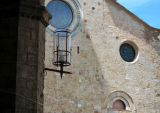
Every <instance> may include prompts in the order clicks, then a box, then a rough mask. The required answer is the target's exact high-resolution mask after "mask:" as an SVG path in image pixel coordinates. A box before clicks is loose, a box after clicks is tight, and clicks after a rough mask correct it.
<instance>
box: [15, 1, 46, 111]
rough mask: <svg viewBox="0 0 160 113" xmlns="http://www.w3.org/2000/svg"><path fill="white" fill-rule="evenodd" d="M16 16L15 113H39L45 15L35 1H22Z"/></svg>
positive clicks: (41, 105)
mask: <svg viewBox="0 0 160 113" xmlns="http://www.w3.org/2000/svg"><path fill="white" fill-rule="evenodd" d="M19 14H20V16H19V26H18V49H17V52H18V54H17V78H16V113H42V112H43V93H42V91H43V66H44V63H43V60H44V48H45V46H44V43H45V27H46V26H47V25H48V20H49V14H48V13H47V11H46V10H45V8H44V7H43V6H41V5H40V4H39V2H37V1H29V2H25V1H22V2H21V3H20V13H19Z"/></svg>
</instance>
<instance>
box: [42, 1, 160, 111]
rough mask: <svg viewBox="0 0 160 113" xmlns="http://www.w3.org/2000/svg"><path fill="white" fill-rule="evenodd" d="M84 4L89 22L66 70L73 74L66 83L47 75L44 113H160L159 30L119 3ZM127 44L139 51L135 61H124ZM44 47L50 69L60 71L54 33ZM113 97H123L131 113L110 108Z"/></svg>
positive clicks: (74, 42)
mask: <svg viewBox="0 0 160 113" xmlns="http://www.w3.org/2000/svg"><path fill="white" fill-rule="evenodd" d="M79 2H80V3H81V5H82V10H83V13H84V23H83V27H82V29H81V31H80V32H78V34H77V35H76V36H74V37H73V38H72V56H71V59H72V62H71V66H70V67H67V68H65V70H66V71H71V72H72V73H73V74H71V75H66V74H65V75H64V77H63V79H61V78H60V74H59V73H56V72H49V71H46V72H45V73H46V74H45V77H44V90H43V93H44V113H122V112H123V113H130V112H132V113H159V112H160V108H159V106H160V91H159V90H160V60H159V59H160V54H159V53H160V41H159V39H158V35H159V33H160V31H159V30H158V29H153V28H151V27H149V26H148V25H146V24H145V23H143V22H142V21H140V20H139V19H138V18H137V17H135V16H134V15H133V14H131V13H128V12H127V11H125V9H124V8H123V7H121V6H120V5H118V4H117V3H115V1H111V0H105V1H103V0H94V1H93V0H85V1H83V0H79ZM125 41H127V42H132V43H133V44H135V45H136V46H137V47H138V49H137V51H138V55H137V58H136V60H135V61H134V62H125V61H124V60H123V59H122V58H121V56H120V53H119V48H120V45H121V44H122V43H123V42H125ZM45 44H46V46H45V67H46V68H53V69H58V68H57V67H55V66H53V65H52V61H53V46H54V45H53V33H52V32H51V31H50V30H49V28H47V29H46V43H45ZM78 48H79V53H78V52H77V51H78ZM114 92H118V93H116V94H115V93H114ZM121 92H123V93H121ZM113 94H115V95H113ZM114 98H124V99H125V100H126V102H127V103H128V104H129V106H128V108H127V111H113V110H112V109H109V104H110V102H111V101H112V100H113V99H114Z"/></svg>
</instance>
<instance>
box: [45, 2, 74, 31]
mask: <svg viewBox="0 0 160 113" xmlns="http://www.w3.org/2000/svg"><path fill="white" fill-rule="evenodd" d="M47 10H48V12H49V13H50V14H51V15H52V19H51V20H50V21H49V23H50V24H51V25H52V26H54V27H55V28H59V29H62V28H66V27H68V26H69V25H70V24H71V23H72V20H73V12H72V9H71V8H70V6H69V5H68V4H67V3H65V2H63V1H61V0H54V1H52V2H50V3H49V4H48V5H47Z"/></svg>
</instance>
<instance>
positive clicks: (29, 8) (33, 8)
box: [19, 2, 51, 26]
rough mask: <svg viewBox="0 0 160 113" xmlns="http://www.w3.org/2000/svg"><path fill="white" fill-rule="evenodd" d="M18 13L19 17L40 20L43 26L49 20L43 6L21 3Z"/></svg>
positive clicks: (49, 16)
mask: <svg viewBox="0 0 160 113" xmlns="http://www.w3.org/2000/svg"><path fill="white" fill-rule="evenodd" d="M19 11H20V12H19V15H20V16H21V17H27V18H31V19H36V20H40V21H41V22H42V24H43V25H44V26H47V25H48V24H49V19H50V18H51V15H50V14H49V13H48V12H47V10H46V8H45V7H44V6H41V5H33V4H31V3H28V2H21V5H20V8H19Z"/></svg>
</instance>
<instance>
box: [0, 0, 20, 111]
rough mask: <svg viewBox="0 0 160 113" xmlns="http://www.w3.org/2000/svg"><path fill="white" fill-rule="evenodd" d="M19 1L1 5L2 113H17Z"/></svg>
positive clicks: (0, 97) (0, 71)
mask: <svg viewBox="0 0 160 113" xmlns="http://www.w3.org/2000/svg"><path fill="white" fill-rule="evenodd" d="M18 12H19V0H12V1H8V0H6V1H1V3H0V108H1V109H0V113H15V97H16V96H15V88H16V62H17V38H18Z"/></svg>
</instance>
